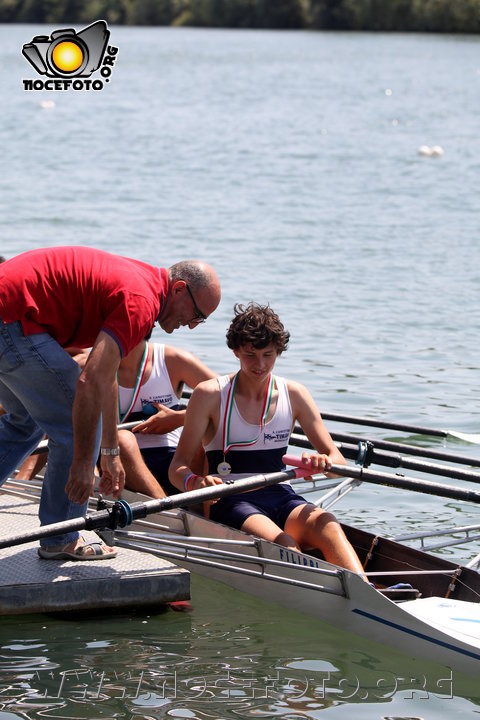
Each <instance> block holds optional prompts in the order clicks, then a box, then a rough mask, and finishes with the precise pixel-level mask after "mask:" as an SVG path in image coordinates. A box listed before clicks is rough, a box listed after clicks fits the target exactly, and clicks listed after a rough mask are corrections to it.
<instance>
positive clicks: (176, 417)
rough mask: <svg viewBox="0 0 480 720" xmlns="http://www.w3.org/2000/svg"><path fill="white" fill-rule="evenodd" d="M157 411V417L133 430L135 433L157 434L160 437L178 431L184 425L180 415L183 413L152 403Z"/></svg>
mask: <svg viewBox="0 0 480 720" xmlns="http://www.w3.org/2000/svg"><path fill="white" fill-rule="evenodd" d="M152 405H153V406H154V407H155V408H156V409H157V412H156V413H155V415H152V416H151V417H149V418H148V420H145V422H141V423H139V424H138V425H136V426H135V427H134V428H133V432H134V433H141V434H142V435H143V434H146V435H149V434H150V433H156V434H158V435H164V434H165V433H168V432H171V431H172V430H176V429H177V428H178V427H180V426H181V425H183V416H184V414H185V413H184V412H183V413H182V415H180V413H181V411H179V410H172V408H169V407H167V406H166V405H162V404H161V403H152Z"/></svg>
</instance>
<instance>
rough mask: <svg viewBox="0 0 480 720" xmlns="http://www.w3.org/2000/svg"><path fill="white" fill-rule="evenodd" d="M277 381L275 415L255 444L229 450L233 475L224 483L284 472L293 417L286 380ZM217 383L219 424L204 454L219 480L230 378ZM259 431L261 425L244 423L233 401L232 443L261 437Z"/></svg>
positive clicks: (225, 376) (221, 378) (278, 379)
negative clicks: (259, 474) (247, 477)
mask: <svg viewBox="0 0 480 720" xmlns="http://www.w3.org/2000/svg"><path fill="white" fill-rule="evenodd" d="M274 378H275V384H276V386H277V390H278V398H277V407H276V408H275V414H274V416H273V418H272V419H271V420H269V422H267V424H266V425H265V427H264V428H263V430H262V432H261V433H260V436H259V438H258V439H257V441H256V442H255V443H254V444H252V445H247V446H246V447H238V448H237V447H233V448H232V449H231V450H229V451H228V453H227V454H226V456H225V460H226V462H227V463H229V465H230V466H231V473H230V474H229V475H228V476H226V477H224V478H223V479H224V480H226V479H229V480H235V479H237V478H239V477H244V476H245V475H252V474H256V473H267V472H278V471H280V470H284V469H285V465H284V463H283V461H282V457H283V455H285V453H286V452H287V448H288V442H289V439H290V433H291V431H292V426H293V416H292V408H291V405H290V397H289V394H288V388H287V384H286V382H285V379H284V378H282V377H278V376H277V375H275V376H274ZM217 380H218V384H219V386H220V422H219V425H218V428H217V432H216V433H215V436H214V438H213V439H212V440H211V442H210V443H208V445H207V446H206V448H205V451H206V454H207V458H208V466H209V473H210V474H211V475H215V476H217V477H218V475H219V473H218V470H217V467H218V465H219V463H221V462H222V461H223V426H224V422H225V408H226V404H227V396H228V391H229V388H230V376H229V375H224V376H222V377H219V378H217ZM259 430H260V423H259V424H258V425H255V424H252V423H249V422H247V421H246V420H244V418H243V417H242V416H241V415H240V412H239V410H238V408H237V404H236V402H234V403H233V408H232V413H231V419H230V437H229V442H230V444H232V443H233V444H235V443H236V442H242V441H244V442H245V441H248V440H251V439H253V438H255V437H256V436H257V435H258V432H259Z"/></svg>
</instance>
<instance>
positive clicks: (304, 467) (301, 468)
mask: <svg viewBox="0 0 480 720" xmlns="http://www.w3.org/2000/svg"><path fill="white" fill-rule="evenodd" d="M282 460H283V462H284V463H285V465H290V466H291V467H294V468H297V470H296V473H295V474H296V476H297V477H305V475H310V474H311V472H312V463H311V461H310V460H302V458H301V457H299V456H298V455H289V454H288V453H287V454H286V455H284V456H283V457H282ZM297 473H298V474H297Z"/></svg>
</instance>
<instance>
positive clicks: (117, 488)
mask: <svg viewBox="0 0 480 720" xmlns="http://www.w3.org/2000/svg"><path fill="white" fill-rule="evenodd" d="M100 464H101V467H102V477H101V478H100V482H99V484H98V489H99V491H100V492H101V493H102V494H103V495H112V496H113V497H118V496H119V495H120V493H121V492H122V490H123V488H124V487H125V470H124V469H123V465H122V462H121V460H120V458H119V457H118V455H102V459H101V463H100Z"/></svg>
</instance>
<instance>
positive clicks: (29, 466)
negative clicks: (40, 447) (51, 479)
mask: <svg viewBox="0 0 480 720" xmlns="http://www.w3.org/2000/svg"><path fill="white" fill-rule="evenodd" d="M46 462H47V453H38V454H37V455H29V456H28V458H26V459H25V460H24V461H23V463H22V464H21V465H20V467H19V469H18V472H17V474H16V476H15V478H16V479H17V480H32V478H34V477H35V476H36V475H37V474H38V473H39V472H40V470H41V469H42V468H43V467H44V465H45V464H46Z"/></svg>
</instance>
